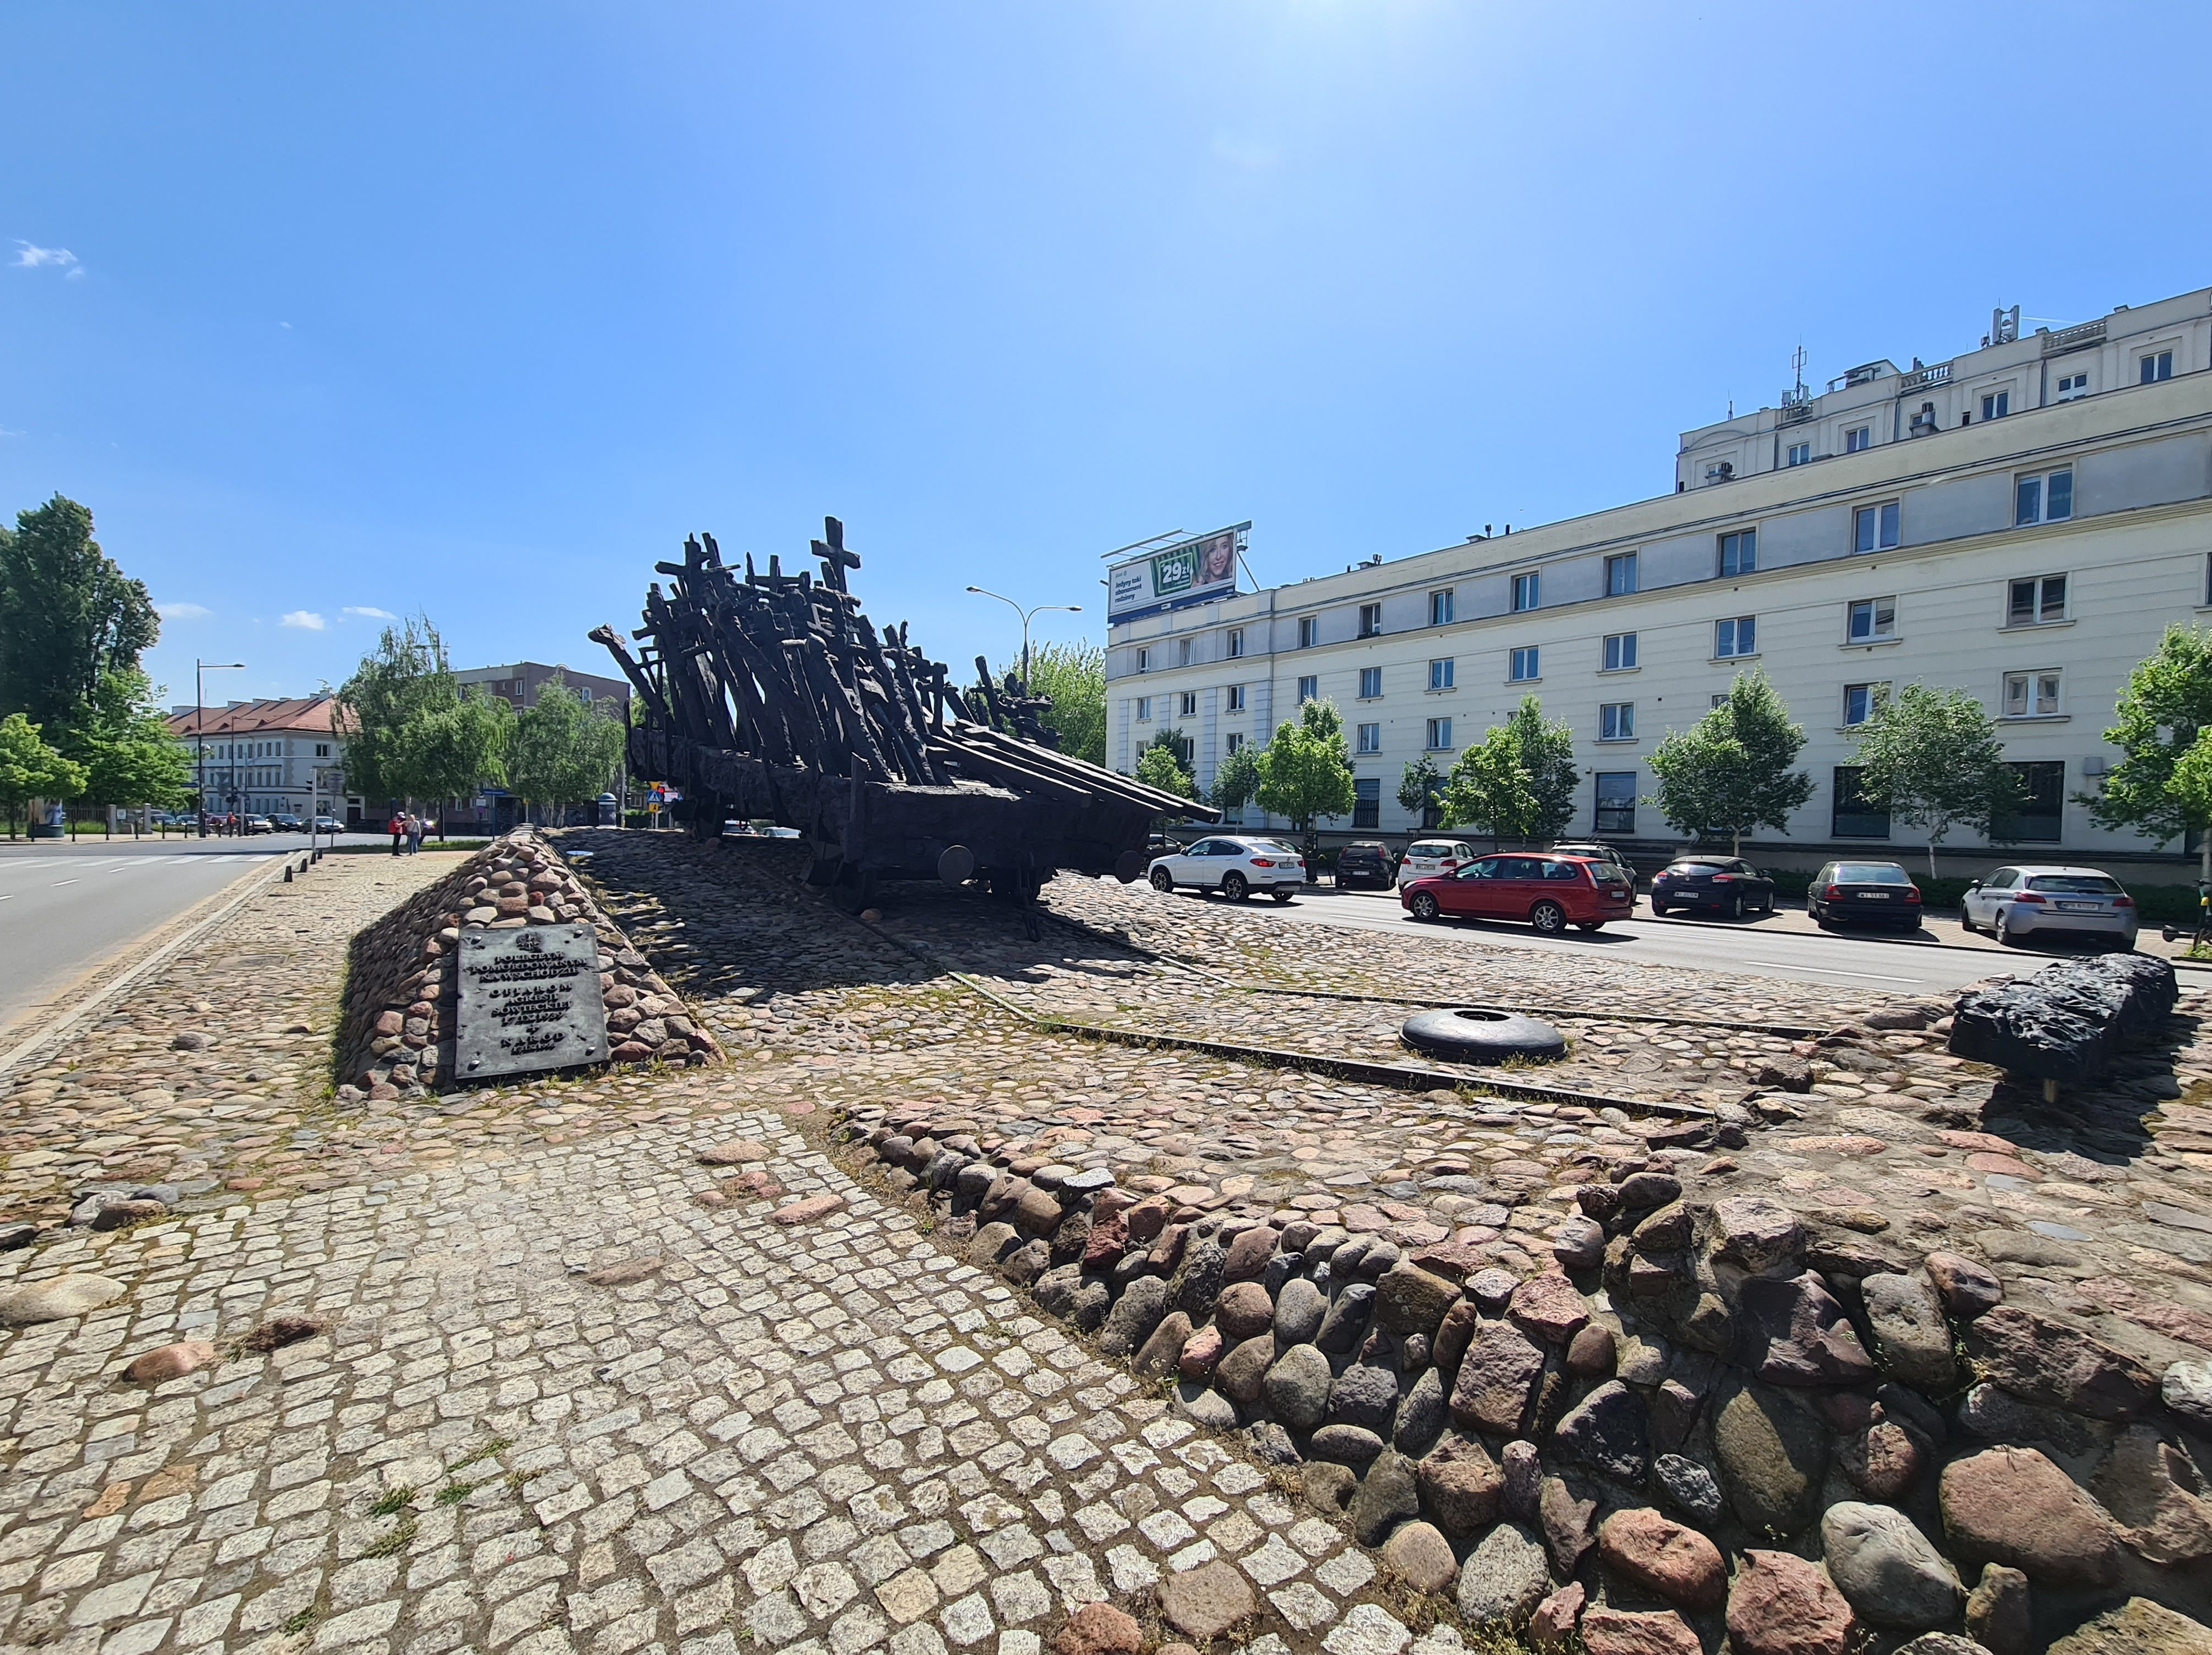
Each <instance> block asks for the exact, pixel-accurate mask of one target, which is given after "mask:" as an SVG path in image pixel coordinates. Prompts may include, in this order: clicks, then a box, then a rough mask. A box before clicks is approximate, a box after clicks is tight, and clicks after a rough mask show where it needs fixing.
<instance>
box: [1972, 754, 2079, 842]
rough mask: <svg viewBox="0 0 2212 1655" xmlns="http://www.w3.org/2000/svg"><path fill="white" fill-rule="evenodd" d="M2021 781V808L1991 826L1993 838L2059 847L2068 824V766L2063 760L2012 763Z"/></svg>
mask: <svg viewBox="0 0 2212 1655" xmlns="http://www.w3.org/2000/svg"><path fill="white" fill-rule="evenodd" d="M2006 768H2007V769H2008V770H2011V772H2012V773H2013V775H2014V776H2015V777H2017V778H2018V779H2019V782H2020V799H2021V805H2020V808H2019V810H2018V811H2016V812H2014V813H2013V814H2012V815H2009V816H2006V817H2002V818H1999V819H1998V820H1997V821H1996V822H1995V823H1993V824H1991V831H1990V838H1992V839H1995V840H1997V841H1999V842H2000V843H2006V844H2038V845H2055V844H2057V843H2058V841H2059V838H2060V836H2061V833H2062V831H2063V829H2064V827H2065V825H2066V766H2065V764H2064V763H2063V761H2057V762H2052V763H2050V764H2009V765H2007V766H2006Z"/></svg>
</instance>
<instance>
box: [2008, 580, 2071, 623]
mask: <svg viewBox="0 0 2212 1655" xmlns="http://www.w3.org/2000/svg"><path fill="white" fill-rule="evenodd" d="M2065 618H2066V577H2065V576H2064V575H2035V576H2033V577H2032V578H2030V579H2028V580H2025V581H2012V582H2010V583H2009V585H2008V596H2007V598H2006V600H2005V624H2006V625H2007V626H2043V625H2047V624H2049V623H2051V622H2052V621H2063V620H2064V619H2065Z"/></svg>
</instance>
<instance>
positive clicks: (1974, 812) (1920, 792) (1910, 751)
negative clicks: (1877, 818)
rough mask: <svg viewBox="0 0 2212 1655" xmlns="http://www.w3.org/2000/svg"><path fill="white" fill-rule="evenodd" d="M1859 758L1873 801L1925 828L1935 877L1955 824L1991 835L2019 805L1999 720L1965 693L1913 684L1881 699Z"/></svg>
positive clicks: (1862, 737) (1865, 728) (1861, 739)
mask: <svg viewBox="0 0 2212 1655" xmlns="http://www.w3.org/2000/svg"><path fill="white" fill-rule="evenodd" d="M1857 757H1858V762H1859V765H1860V773H1859V788H1860V791H1861V793H1862V794H1863V796H1864V797H1865V799H1866V800H1867V802H1868V803H1869V804H1870V805H1872V806H1875V808H1876V809H1878V810H1887V812H1889V813H1890V816H1891V818H1893V820H1896V821H1900V822H1904V823H1905V824H1907V825H1909V826H1912V827H1917V828H1921V829H1923V830H1924V831H1926V833H1927V835H1928V877H1929V879H1934V878H1936V846H1938V845H1940V844H1941V843H1942V842H1943V839H1944V837H1945V836H1946V835H1947V834H1948V833H1949V832H1950V831H1951V830H1952V829H1953V828H1954V827H1968V828H1974V829H1978V830H1979V831H1981V832H1984V833H1987V832H1989V831H1990V829H1991V827H1992V826H1993V825H1994V824H1996V823H1997V822H1999V821H2000V820H2001V819H2002V818H2004V817H2006V816H2008V815H2010V814H2012V813H2013V812H2015V811H2017V810H2018V809H2019V808H2020V805H2021V787H2020V780H2019V778H2018V777H2017V776H2015V774H2014V773H2013V770H2012V767H2011V766H2010V765H2009V764H2007V763H2006V762H2005V756H2004V744H2003V742H2002V741H2000V740H1999V739H1997V731H1996V720H1994V719H1992V718H1991V717H1990V715H1989V712H1988V710H1987V709H1985V708H1984V707H1983V705H1982V703H1980V702H1979V701H1978V700H1977V699H1975V697H1972V695H1970V694H1968V693H1967V692H1966V691H1964V690H1931V689H1929V687H1928V686H1927V685H1924V684H1908V685H1905V688H1904V689H1902V690H1900V691H1898V692H1897V693H1896V694H1895V695H1893V696H1891V695H1884V696H1881V697H1880V698H1879V699H1878V700H1877V702H1876V703H1875V709H1874V710H1873V712H1871V713H1870V714H1869V715H1868V717H1867V721H1866V722H1865V723H1864V724H1863V725H1861V726H1860V727H1859V733H1858V755H1857Z"/></svg>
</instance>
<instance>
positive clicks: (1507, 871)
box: [1398, 851, 1636, 936]
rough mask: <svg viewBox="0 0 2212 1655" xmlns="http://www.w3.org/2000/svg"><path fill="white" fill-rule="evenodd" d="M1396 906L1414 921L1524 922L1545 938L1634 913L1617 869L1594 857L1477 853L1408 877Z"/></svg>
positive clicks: (1631, 890)
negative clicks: (1443, 870)
mask: <svg viewBox="0 0 2212 1655" xmlns="http://www.w3.org/2000/svg"><path fill="white" fill-rule="evenodd" d="M1398 901H1399V903H1400V904H1401V906H1403V907H1404V908H1405V909H1406V910H1407V912H1408V913H1410V914H1411V915H1413V917H1414V918H1415V919H1417V920H1433V919H1443V918H1452V919H1471V920H1526V921H1528V923H1529V924H1531V925H1533V926H1534V927H1535V928H1536V929H1537V930H1539V931H1541V932H1542V933H1544V934H1546V935H1547V936H1557V935H1558V934H1559V933H1560V932H1562V931H1564V930H1565V929H1566V928H1567V927H1569V926H1570V925H1571V926H1574V927H1576V928H1577V929H1580V930H1583V931H1595V930H1597V929H1598V928H1600V927H1601V926H1602V925H1604V923H1605V922H1607V920H1625V919H1627V918H1628V917H1629V916H1631V915H1632V914H1633V913H1634V912H1635V911H1636V893H1635V890H1634V888H1633V887H1632V886H1631V885H1629V883H1628V881H1627V880H1626V879H1622V878H1621V877H1620V869H1619V868H1617V867H1613V865H1612V864H1610V863H1608V862H1602V861H1599V860H1598V859H1597V858H1596V857H1595V856H1547V855H1524V854H1519V853H1516V852H1511V851H1508V852H1504V853H1502V854H1498V855H1489V856H1478V857H1476V858H1475V859H1474V861H1471V862H1469V863H1468V864H1467V865H1466V866H1465V867H1461V868H1459V869H1457V870H1455V872H1453V873H1449V874H1437V875H1435V876H1433V877H1431V878H1428V879H1415V880H1414V881H1413V883H1412V884H1410V885H1407V886H1406V887H1405V888H1404V889H1403V890H1401V891H1399V893H1398Z"/></svg>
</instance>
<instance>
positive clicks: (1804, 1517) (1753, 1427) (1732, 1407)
mask: <svg viewBox="0 0 2212 1655" xmlns="http://www.w3.org/2000/svg"><path fill="white" fill-rule="evenodd" d="M1713 1458H1714V1462H1715V1463H1716V1464H1717V1466H1718V1468H1719V1470H1720V1478H1721V1487H1722V1488H1723V1490H1724V1491H1725V1492H1726V1494H1727V1495H1728V1499H1729V1505H1730V1506H1734V1507H1735V1514H1736V1516H1737V1517H1738V1518H1741V1519H1742V1522H1743V1525H1744V1527H1746V1528H1747V1529H1749V1530H1751V1531H1752V1532H1753V1534H1755V1535H1764V1536H1769V1537H1771V1538H1774V1539H1781V1538H1784V1537H1785V1536H1790V1535H1793V1534H1796V1533H1798V1532H1799V1531H1800V1530H1803V1529H1804V1528H1806V1527H1807V1526H1808V1525H1809V1524H1811V1523H1812V1521H1813V1518H1814V1515H1815V1514H1816V1513H1817V1512H1819V1510H1820V1482H1821V1479H1822V1478H1823V1477H1824V1476H1826V1474H1827V1469H1828V1434H1827V1433H1826V1430H1825V1429H1823V1427H1821V1425H1820V1421H1818V1420H1816V1419H1814V1417H1813V1416H1812V1415H1810V1414H1808V1413H1807V1412H1806V1411H1805V1409H1802V1408H1800V1407H1799V1406H1797V1404H1796V1403H1795V1402H1791V1401H1790V1399H1789V1398H1788V1397H1787V1396H1784V1395H1783V1394H1782V1393H1781V1392H1779V1391H1777V1390H1770V1389H1769V1388H1767V1387H1766V1386H1765V1385H1761V1384H1741V1383H1737V1384H1730V1385H1729V1389H1728V1392H1727V1394H1726V1396H1724V1398H1723V1401H1722V1402H1721V1405H1720V1408H1719V1410H1718V1411H1717V1413H1716V1414H1715V1415H1714V1417H1713Z"/></svg>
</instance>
